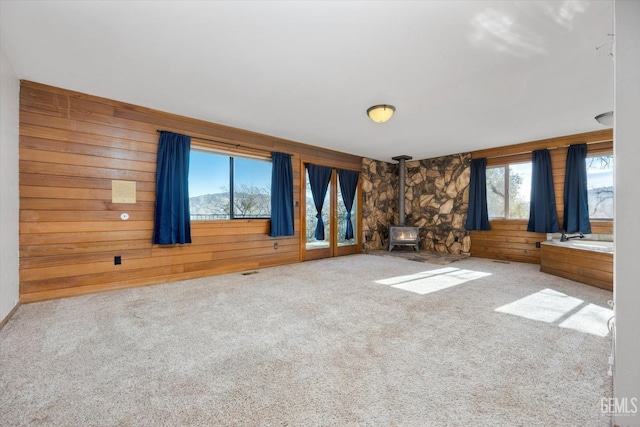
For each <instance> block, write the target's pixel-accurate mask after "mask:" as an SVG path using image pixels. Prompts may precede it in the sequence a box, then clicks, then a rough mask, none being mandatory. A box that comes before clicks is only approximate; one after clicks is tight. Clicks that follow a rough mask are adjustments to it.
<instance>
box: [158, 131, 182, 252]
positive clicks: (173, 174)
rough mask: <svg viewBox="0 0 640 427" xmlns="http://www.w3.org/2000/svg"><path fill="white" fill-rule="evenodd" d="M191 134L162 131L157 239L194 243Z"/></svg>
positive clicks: (159, 148)
mask: <svg viewBox="0 0 640 427" xmlns="http://www.w3.org/2000/svg"><path fill="white" fill-rule="evenodd" d="M190 149H191V137H190V136H186V135H180V134H177V133H172V132H166V131H162V132H160V141H159V142H158V166H157V170H156V206H155V218H154V219H155V221H154V227H153V243H154V244H159V245H173V244H176V243H191V220H190V216H189V151H190Z"/></svg>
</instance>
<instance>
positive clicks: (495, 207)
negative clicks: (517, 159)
mask: <svg viewBox="0 0 640 427" xmlns="http://www.w3.org/2000/svg"><path fill="white" fill-rule="evenodd" d="M505 177H506V179H505ZM530 197H531V162H527V163H514V164H508V165H504V166H494V167H488V168H487V208H488V211H489V218H505V219H527V218H529V199H530Z"/></svg>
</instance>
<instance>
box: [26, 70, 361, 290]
mask: <svg viewBox="0 0 640 427" xmlns="http://www.w3.org/2000/svg"><path fill="white" fill-rule="evenodd" d="M158 129H162V130H169V131H173V132H177V133H184V134H188V135H192V136H193V137H194V140H193V141H194V142H197V143H198V144H199V145H201V144H202V143H203V141H201V140H198V138H202V139H214V140H217V141H221V142H227V143H235V144H242V145H243V146H245V147H253V148H258V149H267V150H269V151H280V152H286V153H290V154H292V155H293V159H292V161H293V168H294V171H293V172H294V175H293V176H294V199H295V202H296V207H295V231H296V235H295V236H292V237H288V238H283V237H280V238H275V239H274V238H270V237H269V236H268V231H269V220H229V221H210V222H193V223H192V241H193V243H192V244H190V245H176V246H171V247H165V246H158V245H152V244H151V236H152V230H153V211H154V201H155V172H156V155H157V144H158V138H159V135H158V133H157V132H156V131H157V130H158ZM207 144H209V145H211V146H213V147H215V146H216V144H215V143H211V142H209V143H207ZM217 148H222V149H226V150H229V148H228V146H225V145H219V146H218V147H217ZM301 161H308V162H317V163H321V164H330V165H332V166H335V167H339V168H343V169H353V170H360V169H361V167H362V158H361V157H357V156H352V155H347V154H343V153H339V152H334V151H330V150H325V149H322V148H318V147H313V146H310V145H305V144H300V143H296V142H292V141H287V140H284V139H280V138H275V137H271V136H266V135H262V134H258V133H254V132H249V131H246V130H240V129H235V128H230V127H227V126H222V125H217V124H214V123H209V122H204V121H200V120H195V119H190V118H186V117H181V116H177V115H173V114H168V113H163V112H160V111H156V110H151V109H148V108H143V107H138V106H134V105H130V104H126V103H122V102H118V101H113V100H109V99H104V98H99V97H95V96H90V95H85V94H82V93H77V92H72V91H68V90H65V89H60V88H54V87H50V86H45V85H42V84H38V83H32V82H27V81H23V82H22V83H21V91H20V297H21V301H22V302H31V301H38V300H44V299H50V298H58V297H64V296H72V295H80V294H86V293H92V292H98V291H103V290H109V289H118V288H125V287H131V286H140V285H148V284H156V283H163V282H169V281H177V280H183V279H189V278H195V277H203V276H209V275H214V274H220V273H229V272H238V271H244V270H249V269H255V268H261V267H267V266H273V265H281V264H287V263H294V262H298V261H299V260H300V255H299V254H300V206H301V205H302V203H300V197H301V196H302V193H301V190H300V179H299V177H300V164H301ZM112 180H128V181H135V182H136V185H137V192H136V197H137V203H135V204H114V203H112V202H111V181H112ZM122 212H127V213H129V215H130V218H129V220H128V221H122V220H121V219H120V214H121V213H122ZM274 243H278V249H275V248H274ZM118 255H119V256H121V257H122V264H121V265H114V257H115V256H118Z"/></svg>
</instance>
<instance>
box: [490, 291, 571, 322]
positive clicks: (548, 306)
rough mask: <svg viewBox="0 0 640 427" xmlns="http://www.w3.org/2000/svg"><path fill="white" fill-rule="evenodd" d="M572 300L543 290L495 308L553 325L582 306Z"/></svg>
mask: <svg viewBox="0 0 640 427" xmlns="http://www.w3.org/2000/svg"><path fill="white" fill-rule="evenodd" d="M582 302H583V301H582V300H581V299H578V298H573V297H570V296H568V295H565V294H563V293H562V292H557V291H554V290H552V289H543V290H541V291H540V292H536V293H535V294H532V295H528V296H526V297H524V298H521V299H519V300H517V301H514V302H512V303H509V304H506V305H503V306H502V307H498V308H496V311H497V312H500V313H507V314H513V315H515V316H520V317H524V318H526V319H531V320H538V321H540V322H547V323H553V322H556V321H558V320H559V319H560V318H561V317H562V316H564V315H566V314H567V313H569V312H570V311H571V310H573V309H575V308H577V307H578V306H579V305H580V304H582Z"/></svg>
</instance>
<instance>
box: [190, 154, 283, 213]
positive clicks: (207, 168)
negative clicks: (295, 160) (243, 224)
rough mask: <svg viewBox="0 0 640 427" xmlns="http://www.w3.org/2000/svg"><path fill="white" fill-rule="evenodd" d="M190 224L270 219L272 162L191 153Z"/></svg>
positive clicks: (223, 155)
mask: <svg viewBox="0 0 640 427" xmlns="http://www.w3.org/2000/svg"><path fill="white" fill-rule="evenodd" d="M189 209H190V213H191V221H209V220H216V219H237V218H269V217H270V216H271V161H270V160H268V159H264V160H263V159H258V158H248V157H234V156H230V155H225V154H220V153H214V152H211V151H204V150H194V149H192V150H191V153H190V157H189Z"/></svg>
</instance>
